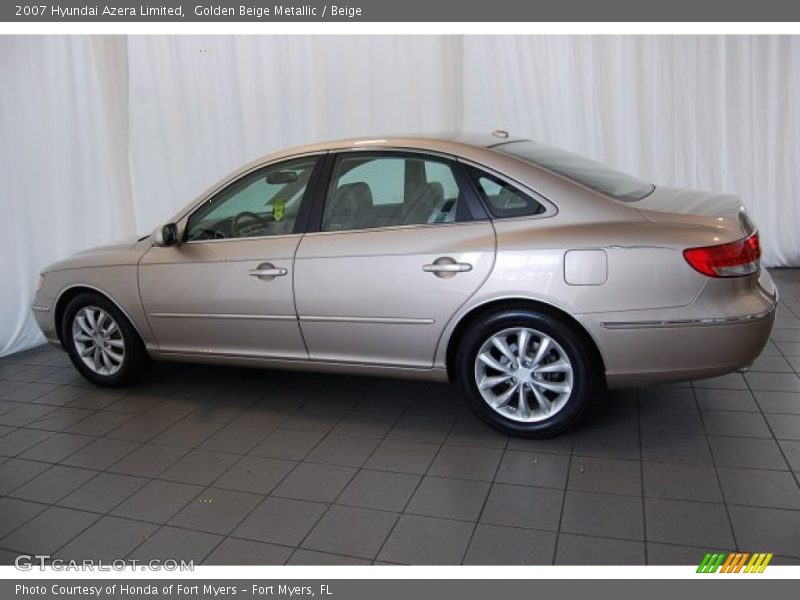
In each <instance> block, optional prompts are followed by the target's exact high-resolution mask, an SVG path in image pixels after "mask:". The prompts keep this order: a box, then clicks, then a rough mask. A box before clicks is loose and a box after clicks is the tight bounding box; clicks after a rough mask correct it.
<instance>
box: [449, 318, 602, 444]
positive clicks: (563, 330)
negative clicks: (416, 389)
mask: <svg viewBox="0 0 800 600" xmlns="http://www.w3.org/2000/svg"><path fill="white" fill-rule="evenodd" d="M456 368H457V375H458V381H459V385H460V387H461V389H462V391H463V392H464V395H465V396H466V398H467V400H468V401H469V403H470V406H471V407H472V409H473V410H474V411H475V412H476V413H477V414H478V416H480V417H481V418H482V419H483V420H484V421H486V422H487V423H489V424H490V425H492V426H493V427H495V428H497V429H499V430H501V431H503V432H504V433H508V434H512V435H518V436H525V437H547V436H552V435H555V434H557V433H560V432H562V431H564V430H565V429H567V428H568V427H569V426H571V425H572V424H573V423H575V422H576V421H577V420H578V418H579V417H580V416H581V414H582V413H583V411H584V410H585V408H586V406H587V405H588V403H589V398H590V396H591V392H592V382H593V380H594V375H595V374H594V365H593V362H592V360H591V352H590V350H589V348H587V347H586V343H585V342H584V340H583V339H582V336H580V335H579V334H578V333H577V332H576V331H575V330H574V329H573V326H572V325H570V324H567V323H565V322H563V321H561V320H559V319H557V318H555V317H553V316H551V315H549V314H545V313H538V312H532V311H528V310H513V309H511V310H505V311H501V312H497V313H494V314H491V315H489V316H488V317H487V318H484V319H481V320H480V321H478V322H477V323H475V324H473V325H472V326H471V327H470V329H469V330H468V331H467V332H466V334H465V335H464V338H463V339H462V342H461V345H460V348H459V350H458V354H457V357H456Z"/></svg>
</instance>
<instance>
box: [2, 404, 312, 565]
mask: <svg viewBox="0 0 800 600" xmlns="http://www.w3.org/2000/svg"><path fill="white" fill-rule="evenodd" d="M88 391H91V390H88ZM88 391H87V393H88ZM130 395H133V393H132V394H130ZM201 406H202V404H201V405H198V407H197V408H196V409H195V410H193V411H190V412H188V413H187V414H186V415H184V416H183V417H182V418H181V419H179V421H180V420H184V419H187V418H189V417H190V415H191V414H192V413H194V412H196V411H197V410H200V407H201ZM299 409H300V407H299V406H298V408H297V409H296V410H299ZM95 412H100V411H95ZM90 416H91V415H90ZM131 417H133V415H131ZM86 418H88V416H87V417H86ZM175 424H177V422H176V423H175ZM122 425H123V424H120V427H121V426H122ZM111 432H113V430H111V431H110V432H107V433H106V434H104V435H103V436H95V437H97V438H98V439H99V438H101V437H105V435H107V434H108V433H111ZM56 433H57V432H55V431H54V432H52V435H55V434H56ZM157 435H158V434H157V433H156V434H154V436H153V437H156V436H157ZM265 435H266V434H265ZM323 439H324V438H323ZM42 441H45V440H42ZM320 441H321V440H320ZM40 443H41V442H40ZM147 443H148V442H144V443H141V444H140V445H139V446H138V447H137V448H133V449H131V451H130V452H128V453H126V454H125V455H124V456H122V457H120V458H119V460H118V461H115V463H114V464H112V465H109V467H107V468H106V469H104V470H102V471H97V472H96V473H95V475H94V476H93V477H92V478H91V479H89V480H87V481H85V482H84V483H83V484H82V485H86V484H88V483H90V482H91V480H92V479H94V478H96V477H98V476H99V475H101V474H102V473H106V472H113V471H109V469H111V468H113V466H114V465H115V464H117V463H118V462H121V461H122V460H124V459H125V457H127V456H128V455H130V454H132V453H133V452H135V451H136V450H137V449H138V448H141V447H142V446H145V445H147ZM78 451H79V450H76V452H78ZM23 452H24V451H23ZM309 452H310V451H309ZM73 454H74V453H73ZM70 456H71V455H70ZM244 456H246V455H242V456H241V457H240V460H241V458H244ZM66 458H69V457H66ZM66 458H65V459H64V460H66ZM34 462H38V461H34ZM47 464H51V463H47ZM55 464H60V462H59V463H55ZM298 464H300V462H298ZM169 466H170V465H167V466H165V467H164V469H162V472H164V471H166V470H167V469H169ZM233 466H234V465H231V468H232V467H233ZM221 476H222V475H220V477H221ZM287 476H288V473H287ZM156 479H157V476H156V477H153V478H150V479H149V481H153V480H156ZM27 483H28V482H27V481H26V482H24V483H22V484H20V485H19V486H17V487H16V488H14V489H13V490H10V491H9V492H8V493H9V494H12V493H13V492H14V490H16V489H18V488H20V487H23V486H24V485H26V484H27ZM145 485H146V484H145ZM137 491H138V490H134V491H133V492H131V494H130V495H128V496H126V497H125V498H122V499H121V500H120V501H119V502H118V503H117V504H115V505H114V506H113V507H111V508H109V509H108V510H107V511H105V512H95V511H87V510H84V511H82V512H89V513H93V514H97V515H99V516H101V517H102V516H115V515H112V512H113V511H114V510H115V509H116V508H117V507H118V506H119V505H121V504H123V503H124V502H125V501H126V500H127V499H128V498H130V497H131V496H132V495H134V494H135V493H136V492H137ZM70 493H72V491H70V492H67V493H66V494H65V495H64V496H62V497H61V498H59V499H58V500H57V501H56V502H54V503H53V504H46V503H41V502H36V501H29V502H33V503H35V504H41V505H43V506H58V502H60V501H61V500H63V499H64V498H65V497H66V496H68V495H69V494H70ZM200 493H202V491H201V492H200ZM196 498H197V496H194V497H192V498H191V499H190V500H189V501H188V502H187V503H186V504H185V505H184V506H183V507H182V508H181V509H179V510H178V511H176V513H175V514H177V513H178V512H180V510H183V508H185V507H186V506H187V505H189V504H191V503H192V502H194V500H195V499H196ZM36 516H38V513H37V514H36V515H33V516H31V518H30V519H28V520H26V521H24V522H21V523H20V524H19V525H18V526H17V527H16V528H14V529H13V530H10V531H9V532H7V533H6V536H8V535H10V534H12V533H13V532H14V531H16V530H17V529H20V528H21V527H24V526H25V525H26V524H27V523H28V522H30V521H31V520H33V519H34V518H36ZM117 518H122V519H125V520H130V521H136V522H145V523H151V524H155V525H158V529H161V528H163V527H164V526H165V525H167V523H158V522H152V521H143V520H140V519H130V518H127V517H117ZM167 521H168V520H167ZM93 523H94V522H92V523H90V524H89V525H88V526H87V527H86V528H84V529H83V530H81V531H79V532H78V533H76V534H75V536H73V538H71V539H70V540H68V541H67V542H65V544H63V545H62V546H61V547H64V546H66V545H67V544H69V543H70V542H71V541H72V540H73V539H75V538H77V537H78V536H79V535H81V533H83V532H84V531H85V530H86V529H88V528H89V527H91V525H92V524H93ZM158 529H157V530H155V531H154V532H153V534H152V535H155V534H156V533H157V532H158ZM151 537H152V536H151ZM143 543H144V542H143ZM140 545H141V544H140ZM137 548H138V546H137ZM0 549H6V550H14V549H13V548H3V547H2V546H0ZM59 549H60V548H59ZM135 550H136V548H134V549H133V550H131V553H130V554H132V553H133V552H135ZM212 551H213V549H212ZM209 553H210V552H209ZM130 554H129V555H130Z"/></svg>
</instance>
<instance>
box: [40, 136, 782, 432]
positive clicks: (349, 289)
mask: <svg viewBox="0 0 800 600" xmlns="http://www.w3.org/2000/svg"><path fill="white" fill-rule="evenodd" d="M776 303H777V292H776V289H775V287H774V285H773V283H772V280H771V279H770V277H769V275H768V273H767V272H766V271H765V270H763V269H761V266H760V250H759V241H758V233H757V232H756V228H755V226H754V225H753V223H752V222H751V221H750V219H749V218H748V216H747V214H746V213H745V211H744V209H743V208H742V206H741V202H740V201H739V200H738V199H737V198H735V197H732V196H729V195H720V194H711V193H707V192H695V191H688V190H680V189H673V188H661V187H654V186H653V185H651V184H649V183H644V182H642V181H639V180H638V179H636V178H634V177H631V176H629V175H625V174H623V173H619V172H616V171H614V170H612V169H609V168H607V167H605V166H603V165H601V164H599V163H596V162H594V161H591V160H588V159H585V158H582V157H580V156H576V155H573V154H570V153H568V152H564V151H561V150H557V149H555V148H551V147H548V146H545V145H542V144H539V143H537V142H533V141H530V140H524V139H514V138H510V137H507V134H505V132H495V133H494V134H491V135H488V134H487V135H464V134H461V135H455V136H436V137H413V138H410V137H397V138H384V139H357V140H347V141H339V142H331V143H324V144H317V145H313V146H304V147H300V148H294V149H291V150H287V151H285V152H280V153H277V154H273V155H271V156H267V157H266V158H264V159H262V160H258V161H256V162H253V163H251V164H249V165H247V166H245V167H243V168H242V169H240V170H239V171H237V172H235V173H233V174H232V175H230V176H229V177H227V178H226V179H225V180H223V181H222V182H220V183H219V184H217V185H215V186H214V187H213V188H211V189H210V190H208V191H207V192H206V193H204V194H203V195H202V196H200V197H199V198H198V199H196V200H195V201H194V202H192V203H191V204H190V205H189V206H188V207H187V208H185V209H184V210H182V211H181V212H179V213H178V214H177V215H175V216H174V217H173V218H172V219H170V221H169V222H168V223H167V224H166V225H164V226H163V227H159V228H158V229H156V231H155V233H154V234H153V235H152V236H148V237H146V238H142V239H140V240H138V241H135V240H134V241H129V242H127V243H123V244H119V245H114V246H107V247H104V248H97V249H92V250H87V251H85V252H82V253H79V254H77V255H75V256H73V257H71V258H69V259H67V260H64V261H62V262H59V263H56V264H54V265H51V266H50V267H48V268H47V269H45V271H44V273H43V274H42V276H41V278H40V281H39V286H38V292H37V293H36V297H35V300H34V306H33V309H34V311H35V314H36V317H37V320H38V323H39V325H40V327H41V329H42V331H43V332H44V334H45V336H46V337H47V338H48V340H50V341H51V342H53V343H56V344H59V345H61V346H63V347H64V348H65V349H66V350H67V352H68V353H69V355H70V357H71V359H72V362H73V363H74V365H75V367H76V368H77V369H78V370H79V371H80V372H81V373H82V374H83V375H84V376H85V377H86V378H87V379H89V380H90V381H92V382H94V383H96V384H99V385H109V386H120V385H124V384H129V383H131V382H133V381H134V380H135V379H136V378H137V377H138V376H139V375H141V373H142V371H143V368H144V367H145V366H146V364H147V362H148V359H149V357H153V358H156V359H173V360H187V361H204V362H213V363H220V364H237V365H245V366H259V365H260V366H267V367H277V368H293V369H307V370H312V369H313V370H323V371H329V372H332V371H335V372H351V373H353V372H355V373H364V374H380V375H399V376H404V377H411V378H428V379H433V380H441V381H447V380H450V381H454V382H457V384H458V385H459V386H460V388H461V390H462V392H463V396H464V398H465V399H466V400H467V401H468V402H469V404H470V405H471V407H472V408H473V409H474V410H475V412H477V414H478V415H480V416H481V417H482V418H483V419H484V420H486V421H488V422H489V423H490V424H492V425H494V426H495V427H498V428H500V429H502V430H503V431H505V432H507V433H512V434H517V435H527V436H543V435H552V434H554V433H557V432H559V431H562V430H564V429H565V428H566V427H568V426H569V425H571V424H572V423H574V422H575V421H576V419H577V418H578V417H579V416H580V415H581V413H582V412H583V410H584V409H585V408H586V406H587V403H588V402H589V400H590V398H591V396H592V392H593V390H596V389H598V388H599V387H600V386H608V387H618V386H623V385H636V384H644V383H654V382H668V381H673V380H685V379H691V378H700V377H710V376H715V375H720V374H723V373H728V372H730V371H733V370H735V369H739V368H742V367H746V366H747V365H748V364H750V363H751V362H752V361H753V360H754V359H755V357H756V356H758V354H759V353H760V352H761V350H762V348H763V346H764V344H765V343H766V341H767V339H768V337H769V333H770V330H771V328H772V324H773V320H774V313H775V306H776Z"/></svg>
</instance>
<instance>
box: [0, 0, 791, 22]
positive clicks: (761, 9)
mask: <svg viewBox="0 0 800 600" xmlns="http://www.w3.org/2000/svg"><path fill="white" fill-rule="evenodd" d="M345 2H347V3H344V2H342V3H331V2H321V1H320V0H305V2H272V1H265V0H234V1H232V0H216V1H213V0H212V1H208V0H154V1H148V0H144V1H142V0H109V1H105V2H93V1H92V0H88V1H87V0H58V1H55V2H49V1H46V0H39V1H37V0H17V1H15V0H3V2H2V3H0V22H60V21H63V22H79V21H82V22H106V23H112V22H113V23H119V22H123V23H135V22H203V21H216V22H239V23H245V22H251V23H252V22H265V23H268V22H281V23H286V22H314V21H320V22H321V21H330V22H580V21H586V22H638V21H649V22H658V21H663V22H670V21H671V22H795V21H800V2H792V1H790V0H760V1H759V2H751V1H745V0H728V1H720V0H713V1H712V0H558V1H553V0H538V1H533V0H489V1H487V2H477V1H476V0H447V1H446V0H345Z"/></svg>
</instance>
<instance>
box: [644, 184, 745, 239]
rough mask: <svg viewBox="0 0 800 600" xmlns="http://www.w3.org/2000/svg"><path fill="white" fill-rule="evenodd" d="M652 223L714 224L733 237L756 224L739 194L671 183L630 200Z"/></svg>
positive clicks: (739, 236) (738, 237)
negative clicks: (632, 200)
mask: <svg viewBox="0 0 800 600" xmlns="http://www.w3.org/2000/svg"><path fill="white" fill-rule="evenodd" d="M631 206H634V207H635V208H636V209H637V210H639V212H640V213H641V214H642V216H643V217H644V218H645V219H647V220H648V221H651V222H653V223H676V224H694V225H698V226H708V227H714V228H715V229H717V230H723V231H726V232H728V233H729V234H730V239H729V240H726V241H733V240H736V239H741V238H743V237H747V236H749V235H750V234H752V233H753V232H754V231H755V230H756V227H755V224H754V223H753V222H752V221H751V220H750V218H749V217H748V216H747V211H746V210H745V207H744V205H743V203H742V200H741V199H740V198H739V197H738V196H734V195H732V194H720V193H715V192H705V191H698V190H687V189H682V188H673V187H661V186H659V187H656V189H655V190H654V191H653V192H652V193H651V194H650V195H648V196H647V197H645V198H643V199H641V200H639V201H637V202H634V203H632V204H631Z"/></svg>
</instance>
